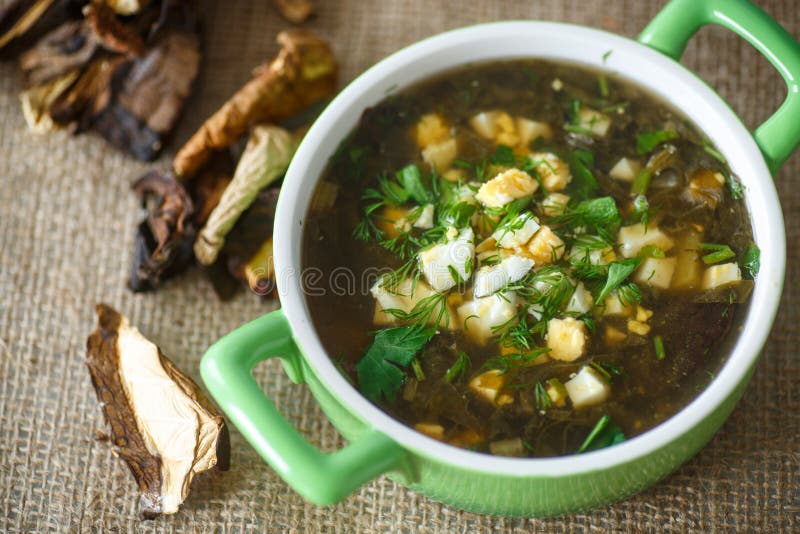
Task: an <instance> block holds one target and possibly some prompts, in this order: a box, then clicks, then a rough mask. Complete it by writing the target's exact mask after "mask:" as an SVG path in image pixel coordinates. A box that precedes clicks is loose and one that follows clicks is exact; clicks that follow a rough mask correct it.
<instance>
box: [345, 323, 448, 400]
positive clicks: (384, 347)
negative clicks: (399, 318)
mask: <svg viewBox="0 0 800 534" xmlns="http://www.w3.org/2000/svg"><path fill="white" fill-rule="evenodd" d="M434 333H435V330H433V329H420V328H413V327H410V326H398V327H395V328H387V329H385V330H380V331H378V332H377V333H376V334H375V338H374V339H373V340H372V344H371V345H370V346H369V348H368V349H367V351H366V353H364V357H363V358H361V360H360V361H359V362H358V364H357V365H356V371H357V372H358V386H359V389H360V390H361V393H363V394H364V396H365V397H367V398H368V399H369V400H371V401H373V402H380V400H381V397H382V396H383V397H386V399H387V400H389V401H390V402H391V401H394V399H395V398H396V397H397V393H398V392H399V391H400V387H401V386H402V385H403V377H404V374H403V368H405V367H408V365H409V364H410V363H411V361H412V360H413V359H414V358H415V357H416V356H417V353H418V352H419V351H420V349H421V348H422V347H423V346H424V345H425V343H427V342H428V341H429V340H430V339H431V337H433V334H434Z"/></svg>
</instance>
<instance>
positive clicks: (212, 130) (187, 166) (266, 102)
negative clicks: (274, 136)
mask: <svg viewBox="0 0 800 534" xmlns="http://www.w3.org/2000/svg"><path fill="white" fill-rule="evenodd" d="M278 43H280V44H281V46H282V48H281V51H280V52H279V53H278V56H277V57H276V58H275V59H274V60H273V61H272V62H271V63H270V64H269V65H266V66H262V67H261V68H259V69H256V72H255V74H254V78H253V79H252V80H250V81H249V82H248V83H247V84H245V85H244V87H242V88H241V89H240V90H239V91H238V92H236V94H235V95H233V97H231V99H230V100H228V101H227V102H226V103H225V104H224V105H223V106H222V107H221V108H220V109H219V110H218V111H217V112H216V113H214V114H213V115H212V116H211V117H210V118H209V119H208V120H207V121H206V122H205V123H204V124H203V125H202V126H201V127H200V129H199V130H198V131H197V132H196V133H195V134H194V135H193V136H192V138H191V139H189V141H188V142H187V143H186V144H185V145H184V146H183V147H182V148H181V149H180V151H179V152H178V154H177V156H175V159H174V161H173V168H174V170H175V173H176V174H177V175H178V176H179V177H180V178H181V179H187V178H190V177H192V176H194V175H195V174H196V173H197V172H198V171H199V170H200V169H201V168H202V167H203V165H204V164H205V163H206V161H208V159H209V157H210V156H211V154H212V153H213V152H214V151H216V150H222V149H225V148H227V147H229V146H230V145H232V144H233V143H235V142H236V141H237V140H238V139H239V138H240V137H241V136H242V134H244V133H245V132H246V131H247V128H248V127H250V126H252V125H254V124H257V123H260V122H267V123H275V122H280V121H282V120H284V119H287V118H288V117H291V116H293V115H295V114H297V113H298V112H300V111H302V110H304V109H306V108H307V107H309V106H310V105H311V104H313V103H315V102H317V101H318V100H320V99H322V98H325V97H327V96H330V95H331V94H332V93H333V91H334V90H335V88H336V79H337V71H338V67H337V65H336V59H335V58H334V56H333V51H332V50H331V48H330V46H329V45H328V44H327V43H326V42H325V41H323V40H322V39H320V38H319V37H317V36H315V35H314V34H313V33H311V32H307V31H303V30H291V31H285V32H281V33H280V34H278Z"/></svg>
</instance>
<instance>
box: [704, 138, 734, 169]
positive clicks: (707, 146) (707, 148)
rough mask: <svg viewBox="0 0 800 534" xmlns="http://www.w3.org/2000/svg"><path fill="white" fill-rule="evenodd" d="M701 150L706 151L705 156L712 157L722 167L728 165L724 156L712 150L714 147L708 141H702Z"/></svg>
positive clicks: (714, 149)
mask: <svg viewBox="0 0 800 534" xmlns="http://www.w3.org/2000/svg"><path fill="white" fill-rule="evenodd" d="M703 150H705V151H706V154H708V155H710V156H712V157H713V158H715V159H716V160H717V161H719V162H720V163H722V164H723V165H724V164H726V163H728V160H727V159H725V156H723V155H722V153H721V152H720V151H719V150H717V149H716V148H714V146H713V145H712V144H711V143H709V142H708V141H703Z"/></svg>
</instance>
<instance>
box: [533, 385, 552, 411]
mask: <svg viewBox="0 0 800 534" xmlns="http://www.w3.org/2000/svg"><path fill="white" fill-rule="evenodd" d="M533 398H534V401H535V402H536V409H537V410H539V411H543V410H546V409H548V408H550V407H551V406H553V400H552V399H551V398H550V395H548V394H547V388H545V387H544V384H542V383H541V381H538V382H536V385H535V386H533Z"/></svg>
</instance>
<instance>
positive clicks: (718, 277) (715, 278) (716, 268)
mask: <svg viewBox="0 0 800 534" xmlns="http://www.w3.org/2000/svg"><path fill="white" fill-rule="evenodd" d="M741 279H742V271H741V270H740V269H739V265H738V264H737V263H735V262H731V263H723V264H721V265H712V266H711V267H708V268H707V269H706V270H705V272H704V273H703V281H702V282H701V283H700V288H701V289H713V288H715V287H720V286H724V285H728V284H731V283H733V282H738V281H740V280H741Z"/></svg>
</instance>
